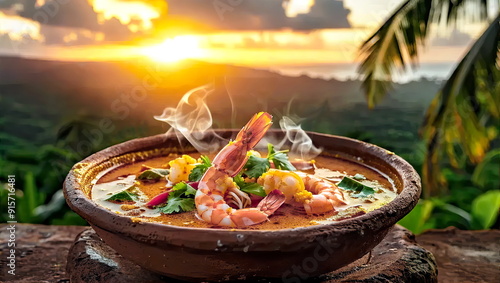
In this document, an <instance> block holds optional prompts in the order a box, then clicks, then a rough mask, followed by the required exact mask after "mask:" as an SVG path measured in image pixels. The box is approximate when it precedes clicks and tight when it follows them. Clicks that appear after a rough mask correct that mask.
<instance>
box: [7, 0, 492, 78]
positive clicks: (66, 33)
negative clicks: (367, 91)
mask: <svg viewBox="0 0 500 283" xmlns="http://www.w3.org/2000/svg"><path fill="white" fill-rule="evenodd" d="M401 2H402V1H401V0H344V1H336V0H289V1H287V0H176V1H173V0H168V1H165V0H150V1H139V0H37V1H35V0H0V54H2V55H9V56H25V57H35V58H47V59H58V60H114V59H122V58H130V57H135V56H142V55H144V56H148V57H149V58H152V59H153V60H157V61H161V62H164V63H165V64H172V63H174V62H176V61H178V60H181V59H184V58H193V59H199V60H205V61H209V62H217V63H228V64H236V65H245V66H250V67H259V68H270V69H274V70H277V71H280V72H283V73H287V74H299V73H302V72H311V74H312V75H319V76H321V75H324V76H325V77H328V75H329V72H330V73H332V74H331V75H333V76H340V77H342V76H344V77H346V76H348V75H349V74H352V73H353V72H354V70H355V64H354V63H355V61H356V58H357V50H358V48H359V45H360V43H361V42H362V41H363V40H364V39H366V38H367V37H368V36H369V35H370V34H371V33H372V32H373V31H374V30H375V29H376V28H377V27H378V26H379V25H380V24H381V23H382V22H383V20H384V19H385V18H386V17H387V16H388V15H389V14H390V13H391V11H392V10H394V9H395V8H396V7H397V6H398V5H400V3H401ZM483 29H484V25H473V26H471V25H469V26H467V27H465V28H462V29H461V30H452V31H450V32H447V33H436V32H434V33H433V36H432V38H431V39H430V42H429V45H428V46H427V47H426V52H425V54H424V55H423V56H422V57H421V62H422V66H425V65H426V64H427V65H429V66H441V67H440V68H441V69H439V70H437V69H436V72H438V73H442V75H445V74H446V72H449V70H450V68H451V66H453V64H455V63H456V62H458V58H461V57H462V56H463V54H464V52H465V50H466V47H467V45H468V44H470V42H471V40H472V39H474V38H476V37H477V36H478V34H479V33H480V32H481V31H482V30H483ZM334 65H335V66H337V67H338V68H337V70H338V71H337V72H335V71H331V70H332V69H335V68H332V66H334ZM436 68H437V67H436Z"/></svg>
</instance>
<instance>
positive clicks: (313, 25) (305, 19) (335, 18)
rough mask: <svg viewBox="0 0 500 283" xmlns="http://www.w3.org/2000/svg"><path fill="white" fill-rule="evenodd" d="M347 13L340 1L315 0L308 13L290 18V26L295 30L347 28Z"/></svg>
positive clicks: (347, 10)
mask: <svg viewBox="0 0 500 283" xmlns="http://www.w3.org/2000/svg"><path fill="white" fill-rule="evenodd" d="M349 13H350V11H349V9H346V8H345V7H344V3H343V2H341V1H332V0H316V1H315V3H314V6H312V7H311V10H310V11H309V13H307V14H299V15H297V17H296V18H291V21H292V23H293V24H292V25H291V27H292V28H293V29H297V30H312V29H327V28H349V27H351V25H350V24H349V21H348V20H347V16H348V15H349Z"/></svg>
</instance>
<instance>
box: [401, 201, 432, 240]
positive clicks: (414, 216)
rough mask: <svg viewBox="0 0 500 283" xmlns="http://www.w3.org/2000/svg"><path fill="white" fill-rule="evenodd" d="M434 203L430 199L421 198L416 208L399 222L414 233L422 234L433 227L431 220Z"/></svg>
mask: <svg viewBox="0 0 500 283" xmlns="http://www.w3.org/2000/svg"><path fill="white" fill-rule="evenodd" d="M433 209H434V204H433V202H432V201H429V200H420V201H419V202H418V204H417V205H416V206H415V208H414V209H413V210H412V211H411V212H410V213H408V215H406V216H405V217H404V218H403V219H401V220H400V221H399V222H398V224H400V225H403V226H404V227H406V228H407V229H409V230H410V231H412V232H413V233H414V234H417V235H418V234H420V233H422V232H423V231H424V230H426V229H430V228H433V225H432V223H430V222H429V219H430V217H431V213H432V210H433Z"/></svg>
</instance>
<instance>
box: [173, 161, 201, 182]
mask: <svg viewBox="0 0 500 283" xmlns="http://www.w3.org/2000/svg"><path fill="white" fill-rule="evenodd" d="M197 163H199V162H198V161H197V160H196V159H194V158H192V157H191V156H189V155H182V156H181V157H178V158H176V159H174V160H171V161H170V162H169V163H168V165H169V166H170V173H169V174H168V179H169V180H170V182H172V183H174V184H176V183H179V182H182V181H184V182H187V181H188V180H189V174H190V173H191V170H193V168H194V167H195V166H196V164H197Z"/></svg>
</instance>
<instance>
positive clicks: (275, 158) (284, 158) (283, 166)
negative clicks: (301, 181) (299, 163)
mask: <svg viewBox="0 0 500 283" xmlns="http://www.w3.org/2000/svg"><path fill="white" fill-rule="evenodd" d="M267 151H268V154H267V159H269V160H270V161H272V162H273V164H274V167H276V169H280V170H288V171H295V170H297V169H295V167H294V166H293V165H292V163H291V162H290V160H288V155H286V152H288V151H287V150H281V151H276V150H275V149H274V146H273V145H272V144H268V145H267Z"/></svg>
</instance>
